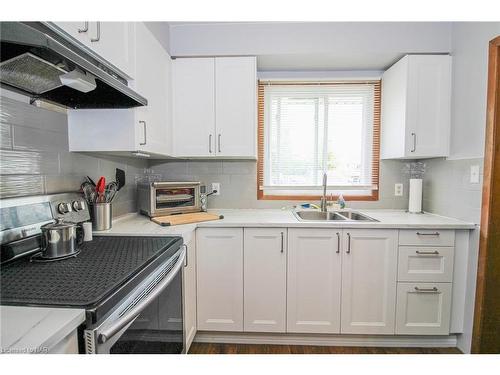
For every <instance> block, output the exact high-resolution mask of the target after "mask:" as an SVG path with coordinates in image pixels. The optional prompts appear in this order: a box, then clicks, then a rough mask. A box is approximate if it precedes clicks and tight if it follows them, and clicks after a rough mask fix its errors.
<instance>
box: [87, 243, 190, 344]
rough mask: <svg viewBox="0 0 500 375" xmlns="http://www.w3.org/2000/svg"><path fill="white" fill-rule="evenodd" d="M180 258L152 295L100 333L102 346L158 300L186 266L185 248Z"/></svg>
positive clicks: (98, 337)
mask: <svg viewBox="0 0 500 375" xmlns="http://www.w3.org/2000/svg"><path fill="white" fill-rule="evenodd" d="M180 253H181V254H180V255H179V258H178V259H177V262H176V263H175V265H174V267H173V268H172V270H171V271H170V272H169V273H168V274H167V275H166V276H165V277H164V279H163V280H162V281H160V282H159V283H158V285H156V287H155V288H154V289H153V291H152V292H151V293H149V294H148V295H147V296H146V297H145V298H144V299H143V300H142V301H141V302H139V303H138V304H137V305H136V306H135V307H134V308H132V309H131V310H130V311H129V312H127V313H126V314H124V315H123V316H121V317H120V318H119V319H117V320H116V321H115V322H114V323H113V324H111V325H110V326H109V327H107V328H105V329H103V330H102V331H101V332H100V333H98V336H97V340H98V342H99V343H100V344H104V343H105V342H106V341H108V340H109V339H110V338H111V337H113V336H114V335H115V334H116V333H117V332H119V331H120V330H121V329H122V328H123V327H125V326H126V325H127V324H129V323H130V322H132V321H133V320H134V319H135V318H137V317H138V316H139V314H140V313H141V312H142V311H143V310H144V309H145V308H146V307H147V306H148V305H149V304H150V303H151V302H152V301H153V300H154V299H155V298H156V297H158V296H159V295H160V293H161V292H162V291H163V290H164V289H165V288H166V287H167V286H168V285H169V284H170V283H171V282H172V280H173V278H174V277H175V276H176V275H177V273H178V272H179V270H180V269H181V268H182V266H183V264H184V258H185V256H186V250H185V247H184V246H183V247H181V250H180Z"/></svg>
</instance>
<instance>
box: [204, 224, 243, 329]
mask: <svg viewBox="0 0 500 375" xmlns="http://www.w3.org/2000/svg"><path fill="white" fill-rule="evenodd" d="M196 255H197V257H196V269H197V280H196V284H197V320H198V329H199V330H201V331H243V229H241V228H199V229H197V230H196Z"/></svg>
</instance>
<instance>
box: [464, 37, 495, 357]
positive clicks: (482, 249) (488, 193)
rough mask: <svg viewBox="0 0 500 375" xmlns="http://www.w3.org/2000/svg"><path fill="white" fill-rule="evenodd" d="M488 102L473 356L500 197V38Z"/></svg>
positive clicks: (478, 346)
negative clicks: (495, 206) (494, 207)
mask: <svg viewBox="0 0 500 375" xmlns="http://www.w3.org/2000/svg"><path fill="white" fill-rule="evenodd" d="M488 61H489V63H488V99H487V109H486V141H485V155H484V184H483V192H482V204H481V227H480V237H479V238H480V239H479V255H478V268H477V284H476V300H475V309H474V327H473V333H472V349H471V351H472V352H473V353H480V352H482V351H483V350H482V348H481V347H482V338H483V329H484V327H483V321H484V313H485V309H484V307H485V306H484V305H485V297H486V295H485V294H486V282H487V275H486V272H487V260H488V250H489V249H488V247H489V245H490V244H489V238H488V234H489V232H490V223H491V213H492V211H491V208H492V201H493V196H495V195H496V196H497V197H498V195H500V185H499V184H498V181H497V183H496V184H494V182H495V177H496V178H497V179H498V178H499V176H498V175H497V176H495V169H497V171H496V172H497V174H498V173H500V172H499V171H498V170H499V168H500V166H497V165H496V163H500V149H499V146H500V124H499V123H498V122H499V118H498V117H497V115H498V106H500V88H499V82H500V36H498V37H496V38H495V39H493V40H491V41H490V44H489V56H488Z"/></svg>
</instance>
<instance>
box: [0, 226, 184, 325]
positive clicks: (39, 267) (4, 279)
mask: <svg viewBox="0 0 500 375" xmlns="http://www.w3.org/2000/svg"><path fill="white" fill-rule="evenodd" d="M181 245H182V238H181V237H129V236H94V239H93V241H91V242H84V243H83V245H82V246H81V252H80V253H79V254H78V256H76V257H74V258H69V259H64V260H60V261H55V262H47V263H38V262H30V258H29V257H26V258H24V259H20V260H18V261H15V262H12V263H7V264H4V265H2V266H1V270H0V274H1V275H0V277H1V284H0V285H1V287H0V296H1V298H0V300H1V303H2V304H6V305H30V306H60V307H78V308H85V309H96V308H97V307H99V306H100V305H102V304H104V303H105V301H106V300H110V299H111V296H114V298H113V299H114V300H119V299H120V297H121V298H123V297H124V296H125V294H127V293H128V292H129V291H130V290H132V288H133V287H135V286H136V285H138V284H139V282H140V281H141V280H142V279H143V278H144V277H146V276H147V274H148V273H149V272H146V271H147V270H149V269H150V270H151V271H152V270H153V269H154V268H156V267H157V265H158V264H159V262H160V260H161V261H162V262H163V261H164V260H166V259H168V258H169V257H171V256H172V255H174V254H175V252H176V251H177V250H178V249H179V247H180V246H181ZM160 258H161V259H160ZM118 291H121V293H117V292H118ZM118 294H119V295H118ZM108 302H110V301H108ZM100 315H102V314H100ZM96 319H97V317H96Z"/></svg>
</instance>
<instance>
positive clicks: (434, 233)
mask: <svg viewBox="0 0 500 375" xmlns="http://www.w3.org/2000/svg"><path fill="white" fill-rule="evenodd" d="M417 236H439V232H432V233H422V232H417Z"/></svg>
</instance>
